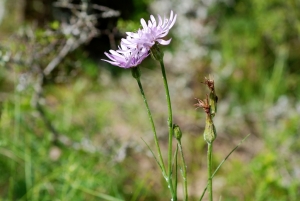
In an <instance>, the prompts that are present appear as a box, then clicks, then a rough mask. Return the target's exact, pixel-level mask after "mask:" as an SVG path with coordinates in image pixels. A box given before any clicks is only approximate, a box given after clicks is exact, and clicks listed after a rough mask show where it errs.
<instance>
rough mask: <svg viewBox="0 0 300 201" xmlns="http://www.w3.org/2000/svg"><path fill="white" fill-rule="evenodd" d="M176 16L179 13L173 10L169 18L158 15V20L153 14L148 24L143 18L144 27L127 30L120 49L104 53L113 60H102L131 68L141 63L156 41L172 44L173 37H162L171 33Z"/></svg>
mask: <svg viewBox="0 0 300 201" xmlns="http://www.w3.org/2000/svg"><path fill="white" fill-rule="evenodd" d="M176 17H177V15H176V14H175V15H174V14H173V11H171V13H170V18H169V19H167V18H166V17H164V19H162V18H161V16H160V15H158V22H157V21H156V19H155V18H154V16H153V15H151V16H150V20H149V21H148V25H147V23H146V21H145V20H144V19H141V24H142V27H143V28H142V29H139V30H138V31H137V32H136V33H133V32H126V34H127V37H126V39H124V38H123V39H122V40H121V45H120V46H119V49H118V50H116V51H114V50H110V51H109V52H110V53H106V52H105V53H104V54H105V55H106V56H107V57H108V58H109V59H110V60H111V61H109V60H104V59H102V60H103V61H106V62H108V63H110V64H112V65H115V66H119V67H121V68H131V67H135V66H137V65H139V64H140V63H141V62H142V61H143V60H144V59H145V58H146V57H147V56H148V55H149V51H150V48H151V47H152V46H153V45H154V44H155V43H156V42H157V43H159V44H161V45H168V44H170V42H171V39H169V40H163V39H162V38H163V37H165V36H166V35H167V34H168V33H169V30H170V29H171V28H172V27H173V25H174V23H175V21H176Z"/></svg>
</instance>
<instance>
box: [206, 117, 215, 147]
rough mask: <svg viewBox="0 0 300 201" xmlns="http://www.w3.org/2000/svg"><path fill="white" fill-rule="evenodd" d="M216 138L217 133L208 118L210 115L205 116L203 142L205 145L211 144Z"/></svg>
mask: <svg viewBox="0 0 300 201" xmlns="http://www.w3.org/2000/svg"><path fill="white" fill-rule="evenodd" d="M216 137H217V132H216V128H215V125H214V123H213V121H212V119H211V117H210V115H206V122H205V130H204V140H205V141H206V142H207V143H210V144H211V143H212V142H213V141H214V140H215V139H216Z"/></svg>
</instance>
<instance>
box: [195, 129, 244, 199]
mask: <svg viewBox="0 0 300 201" xmlns="http://www.w3.org/2000/svg"><path fill="white" fill-rule="evenodd" d="M249 136H250V134H248V135H247V136H246V137H244V139H242V140H241V141H240V143H239V144H238V145H237V146H236V147H234V148H233V149H232V150H231V152H229V154H228V155H227V156H226V157H225V158H224V159H223V160H222V162H221V163H220V164H219V166H218V167H217V168H216V170H215V171H214V173H213V174H212V176H211V178H214V176H215V175H216V174H217V172H218V170H219V169H220V168H221V166H222V165H223V163H224V162H225V161H226V160H227V159H228V158H229V156H230V155H231V154H232V153H233V152H234V151H235V150H236V149H237V148H238V147H239V146H240V145H241V144H242V143H243V142H244V141H245V140H246V139H247V138H248V137H249ZM207 186H208V184H207V185H206V187H205V189H204V190H203V192H202V195H201V197H200V199H199V201H202V199H203V197H204V195H205V192H206V190H207Z"/></svg>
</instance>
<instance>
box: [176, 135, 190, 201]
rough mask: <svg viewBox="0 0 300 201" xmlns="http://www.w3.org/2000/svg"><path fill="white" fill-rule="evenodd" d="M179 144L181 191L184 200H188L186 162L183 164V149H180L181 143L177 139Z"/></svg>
mask: <svg viewBox="0 0 300 201" xmlns="http://www.w3.org/2000/svg"><path fill="white" fill-rule="evenodd" d="M178 144H179V151H180V154H181V160H182V178H183V181H184V189H183V193H184V199H183V200H184V201H188V189H187V176H186V164H185V160H184V156H183V150H182V145H181V141H180V140H179V141H178Z"/></svg>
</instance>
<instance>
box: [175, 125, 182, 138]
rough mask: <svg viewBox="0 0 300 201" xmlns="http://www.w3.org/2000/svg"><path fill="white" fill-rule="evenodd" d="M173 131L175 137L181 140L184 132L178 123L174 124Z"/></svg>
mask: <svg viewBox="0 0 300 201" xmlns="http://www.w3.org/2000/svg"><path fill="white" fill-rule="evenodd" d="M173 131H174V132H173V133H174V137H175V138H176V139H177V140H178V141H180V140H181V137H182V132H181V129H180V127H179V126H178V125H176V124H174V125H173Z"/></svg>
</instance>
